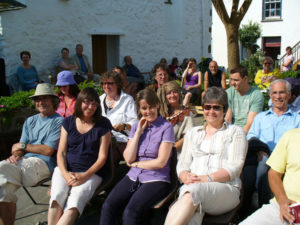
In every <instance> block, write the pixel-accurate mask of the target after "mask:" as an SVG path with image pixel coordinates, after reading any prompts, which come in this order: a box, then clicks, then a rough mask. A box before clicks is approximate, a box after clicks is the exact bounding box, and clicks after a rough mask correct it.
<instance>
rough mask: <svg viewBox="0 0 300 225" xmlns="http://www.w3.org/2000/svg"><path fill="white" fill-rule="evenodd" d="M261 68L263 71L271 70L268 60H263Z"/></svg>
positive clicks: (270, 63)
mask: <svg viewBox="0 0 300 225" xmlns="http://www.w3.org/2000/svg"><path fill="white" fill-rule="evenodd" d="M263 67H264V70H265V71H270V70H271V68H272V62H271V61H270V60H265V61H264V62H263Z"/></svg>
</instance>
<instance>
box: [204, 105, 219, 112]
mask: <svg viewBox="0 0 300 225" xmlns="http://www.w3.org/2000/svg"><path fill="white" fill-rule="evenodd" d="M211 108H212V109H213V110H214V111H221V109H223V106H221V105H204V106H203V109H204V110H207V111H209V110H211Z"/></svg>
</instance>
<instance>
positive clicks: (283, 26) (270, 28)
mask: <svg viewBox="0 0 300 225" xmlns="http://www.w3.org/2000/svg"><path fill="white" fill-rule="evenodd" d="M242 2H243V1H241V2H240V4H242ZM224 3H225V5H226V7H227V11H228V10H230V9H231V4H232V0H224ZM262 7H263V1H262V0H253V1H252V3H251V5H250V7H249V9H248V12H247V13H246V15H245V17H244V19H243V20H242V22H241V24H248V23H249V21H253V22H257V23H260V24H261V28H262V37H277V36H281V55H283V54H285V48H286V47H287V46H292V47H293V46H294V45H295V44H296V43H297V42H298V41H300V24H299V23H298V21H299V20H300V13H299V11H300V4H299V0H288V1H284V0H282V8H281V9H282V14H281V19H282V21H274V22H263V21H262V10H263V8H262ZM229 13H230V12H229ZM212 23H213V25H212V55H213V58H214V59H215V60H216V61H217V62H218V63H219V65H223V66H225V67H227V66H228V63H227V43H226V32H225V28H224V25H223V23H222V21H221V20H220V18H219V16H218V15H217V13H216V11H215V9H214V7H213V13H212ZM257 44H258V45H259V46H260V47H262V40H261V38H260V39H259V40H258V41H257Z"/></svg>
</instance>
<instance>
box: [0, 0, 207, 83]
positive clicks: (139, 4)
mask: <svg viewBox="0 0 300 225" xmlns="http://www.w3.org/2000/svg"><path fill="white" fill-rule="evenodd" d="M164 2H165V0H147V1H146V0H143V1H142V0H126V1H124V0H109V1H108V0H43V1H41V0H26V1H25V4H26V5H27V8H24V9H21V10H15V11H6V12H2V13H0V17H1V23H2V28H3V41H2V46H3V54H4V57H5V62H6V69H7V75H11V74H13V73H14V72H15V71H16V69H17V67H18V66H19V65H20V63H21V61H20V58H19V53H20V52H21V51H22V50H28V51H30V52H31V56H32V57H31V64H32V65H35V66H36V68H37V70H38V72H39V75H40V76H42V77H43V78H44V79H46V78H47V75H48V73H49V70H51V69H52V68H53V66H54V65H55V63H56V61H57V60H58V59H59V58H60V56H61V54H60V50H61V48H63V47H67V48H69V50H70V56H72V55H73V54H74V53H75V45H76V44H77V43H81V44H83V46H84V54H86V55H88V56H89V59H90V63H92V41H91V37H92V36H91V35H97V34H105V35H120V36H119V59H118V61H119V63H120V65H123V57H124V56H125V55H131V56H132V58H133V63H134V64H135V65H136V66H137V67H138V68H139V69H140V70H141V71H150V70H151V69H152V67H153V65H154V64H155V63H157V62H158V61H159V60H160V58H162V57H165V58H167V60H168V62H170V61H171V59H172V57H175V56H176V57H178V58H179V61H180V62H181V60H182V59H183V58H186V57H195V58H196V59H200V58H201V57H202V56H206V57H208V56H210V55H209V54H207V46H208V45H209V44H210V40H211V36H210V33H209V32H206V31H208V27H209V26H210V25H211V17H210V16H209V10H210V9H211V3H210V0H204V1H199V0H189V1H183V0H172V3H173V4H172V5H169V4H164ZM201 7H204V10H202V9H201ZM201 12H204V13H205V15H203V14H202V13H201ZM202 16H203V17H204V20H205V22H204V23H201V17H202ZM202 20H203V18H202ZM206 20H208V22H207V21H206ZM202 29H204V31H205V32H203V30H202ZM117 42H118V41H116V43H117ZM114 43H115V42H114ZM110 44H111V43H109V45H110ZM204 45H205V46H204ZM203 49H204V50H205V51H204V52H203ZM112 57H114V56H113V55H111V54H108V59H110V58H112ZM108 64H109V65H108V66H111V65H110V63H108Z"/></svg>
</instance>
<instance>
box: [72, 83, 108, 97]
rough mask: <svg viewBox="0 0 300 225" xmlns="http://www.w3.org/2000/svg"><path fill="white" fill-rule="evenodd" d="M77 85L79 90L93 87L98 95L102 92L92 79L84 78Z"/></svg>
mask: <svg viewBox="0 0 300 225" xmlns="http://www.w3.org/2000/svg"><path fill="white" fill-rule="evenodd" d="M78 87H79V89H80V90H83V89H85V88H87V87H91V88H94V89H95V90H96V91H97V93H98V95H99V96H100V95H102V94H103V93H104V91H103V89H102V87H101V86H100V85H99V84H96V83H95V82H94V81H89V82H88V81H87V80H85V81H84V82H82V83H80V84H78Z"/></svg>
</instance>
